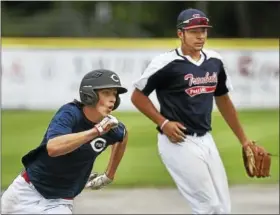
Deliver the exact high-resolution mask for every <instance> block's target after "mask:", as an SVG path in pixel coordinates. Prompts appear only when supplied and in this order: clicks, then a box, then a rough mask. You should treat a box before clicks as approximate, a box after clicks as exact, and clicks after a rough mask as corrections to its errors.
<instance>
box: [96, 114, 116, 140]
mask: <svg viewBox="0 0 280 215" xmlns="http://www.w3.org/2000/svg"><path fill="white" fill-rule="evenodd" d="M118 123H119V121H118V120H117V118H116V117H114V116H112V115H108V116H106V117H105V118H104V119H103V120H102V121H101V122H100V123H98V124H96V125H95V126H94V127H95V128H96V129H97V131H98V135H99V136H100V135H103V134H105V133H107V132H108V131H109V130H110V129H112V128H114V127H116V126H118Z"/></svg>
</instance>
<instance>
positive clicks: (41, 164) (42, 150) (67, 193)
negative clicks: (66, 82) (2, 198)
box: [22, 102, 126, 199]
mask: <svg viewBox="0 0 280 215" xmlns="http://www.w3.org/2000/svg"><path fill="white" fill-rule="evenodd" d="M93 126H94V124H93V123H92V122H91V121H89V120H88V119H87V118H86V117H85V115H84V113H83V111H82V105H81V104H79V103H77V102H71V103H68V104H65V105H64V106H62V107H61V108H60V109H59V110H58V111H57V113H56V114H55V115H54V117H53V119H52V120H51V122H50V124H49V127H48V129H47V131H46V133H45V135H44V138H43V140H42V142H41V144H40V145H39V146H38V147H37V148H36V149H34V150H32V151H30V152H29V153H28V154H26V155H25V156H24V157H23V158H22V163H23V164H24V166H25V168H26V169H27V173H28V175H29V178H30V181H31V182H32V184H33V185H34V186H35V188H36V189H37V190H38V192H39V193H40V194H41V195H42V196H44V197H45V198H47V199H50V198H52V199H55V198H73V197H75V196H77V195H78V194H79V193H80V192H81V191H82V190H83V189H84V187H85V184H86V182H87V180H88V177H89V175H90V173H91V170H92V167H93V164H94V161H95V159H96V157H97V156H98V155H99V154H101V153H102V152H103V151H104V150H105V149H106V148H107V147H108V146H109V145H112V144H115V143H117V142H121V141H122V140H123V138H124V136H125V132H126V130H125V126H124V125H123V124H122V123H121V122H120V123H119V125H118V127H116V128H114V129H111V130H110V131H109V132H108V133H106V134H104V135H102V136H99V137H97V138H94V139H93V140H91V141H89V142H88V143H85V144H83V145H82V146H81V147H79V148H77V149H76V150H74V151H73V152H70V153H68V154H66V155H62V156H58V157H50V156H49V155H48V152H47V149H46V145H47V142H48V141H49V140H50V139H52V138H54V137H57V136H60V135H66V134H71V133H77V132H81V131H85V130H89V129H91V128H93Z"/></svg>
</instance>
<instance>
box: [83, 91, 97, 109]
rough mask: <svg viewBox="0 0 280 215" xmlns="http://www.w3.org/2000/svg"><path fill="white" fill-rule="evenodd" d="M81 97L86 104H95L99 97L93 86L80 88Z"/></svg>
mask: <svg viewBox="0 0 280 215" xmlns="http://www.w3.org/2000/svg"><path fill="white" fill-rule="evenodd" d="M80 99H81V102H82V103H83V104H84V105H89V106H95V105H96V104H97V102H98V99H99V98H98V94H97V93H96V92H95V91H94V90H93V89H92V88H88V87H82V88H81V89H80Z"/></svg>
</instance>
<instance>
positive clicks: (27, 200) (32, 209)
mask: <svg viewBox="0 0 280 215" xmlns="http://www.w3.org/2000/svg"><path fill="white" fill-rule="evenodd" d="M72 210H73V200H66V199H45V198H44V197H43V196H42V195H41V194H40V193H38V191H37V190H36V189H35V187H34V186H33V185H32V184H31V183H27V182H26V181H25V180H24V178H23V177H22V176H21V175H19V176H18V177H17V178H16V179H15V180H14V181H13V183H12V184H11V185H10V186H9V187H8V189H7V190H6V191H5V192H4V193H3V195H2V198H1V214H72Z"/></svg>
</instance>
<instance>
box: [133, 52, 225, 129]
mask: <svg viewBox="0 0 280 215" xmlns="http://www.w3.org/2000/svg"><path fill="white" fill-rule="evenodd" d="M134 86H135V87H136V88H137V89H138V90H140V91H142V92H143V93H144V94H145V95H146V96H149V95H150V94H151V93H152V92H153V91H154V90H155V92H156V95H157V99H158V102H159V104H160V113H161V114H162V115H163V116H164V117H166V118H167V119H169V120H174V121H178V122H181V123H182V124H183V125H184V126H185V127H186V128H187V130H188V131H189V132H196V133H205V132H207V131H210V130H211V112H212V109H213V96H221V95H224V94H226V93H228V91H229V89H230V88H231V84H230V80H229V77H228V75H227V73H226V70H225V67H224V64H223V61H222V59H221V56H220V55H219V54H218V53H216V52H214V51H206V50H203V51H201V59H200V60H199V61H197V62H196V61H194V60H192V59H191V58H190V57H189V56H183V54H182V51H181V48H178V49H175V50H173V51H171V52H168V53H164V54H161V55H159V56H157V57H155V58H154V59H153V60H152V61H151V63H150V64H149V65H148V67H147V68H146V70H145V71H144V73H143V74H142V76H141V77H140V79H139V80H137V81H136V82H135V83H134Z"/></svg>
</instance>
